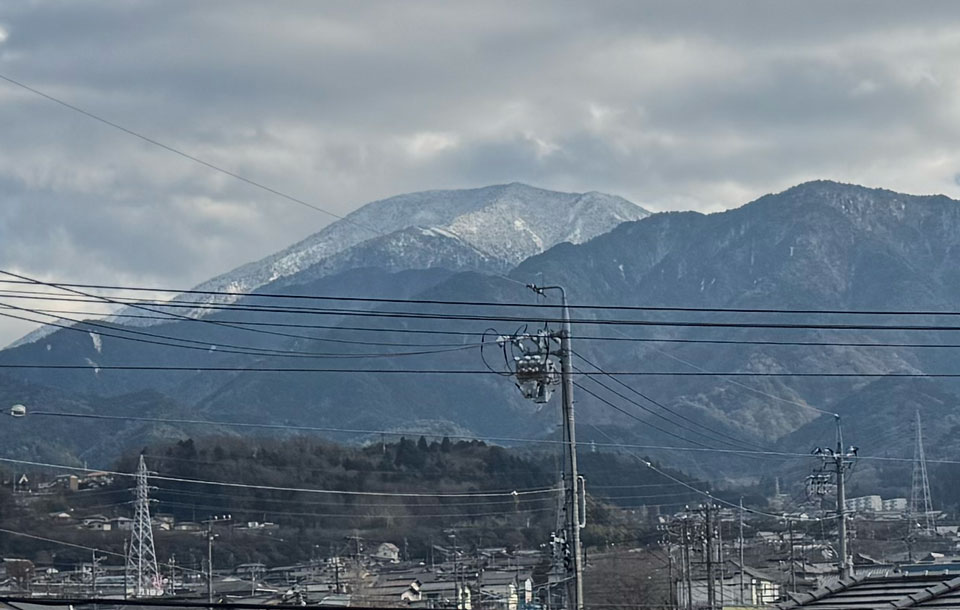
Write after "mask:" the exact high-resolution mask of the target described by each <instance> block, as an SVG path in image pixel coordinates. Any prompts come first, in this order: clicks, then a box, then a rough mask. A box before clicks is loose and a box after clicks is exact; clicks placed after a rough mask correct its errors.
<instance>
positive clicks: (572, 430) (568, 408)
mask: <svg viewBox="0 0 960 610" xmlns="http://www.w3.org/2000/svg"><path fill="white" fill-rule="evenodd" d="M547 288H553V289H555V290H559V291H560V301H561V303H562V305H563V330H561V331H560V376H561V378H562V379H563V386H562V388H563V391H562V394H563V410H564V412H565V415H566V423H567V426H566V427H567V440H568V441H569V442H570V449H569V451H570V489H571V490H572V493H571V494H570V532H571V534H572V535H573V539H572V540H573V581H574V587H573V588H574V595H573V607H574V608H575V609H576V610H583V549H582V548H581V545H580V495H581V494H582V493H583V490H582V489H580V475H579V473H578V470H577V429H576V421H575V418H574V414H573V364H572V362H571V358H572V356H573V348H572V347H571V346H570V335H572V334H573V333H572V331H571V326H570V309H569V308H568V307H567V293H566V291H565V290H564V289H563V288H561V287H560V286H553V287H544V288H541V289H540V290H541V291H543V290H545V289H547Z"/></svg>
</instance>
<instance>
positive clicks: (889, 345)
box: [0, 294, 960, 362]
mask: <svg viewBox="0 0 960 610" xmlns="http://www.w3.org/2000/svg"><path fill="white" fill-rule="evenodd" d="M0 298H28V297H18V296H10V295H6V294H0ZM38 299H39V300H47V299H45V298H43V297H39V298H38ZM38 299H34V298H30V300H38ZM49 300H57V301H67V302H77V303H90V302H95V301H91V300H86V299H72V298H51V299H49ZM157 306H160V307H168V305H166V304H164V303H160V302H158V303H157ZM25 309H26V308H25ZM30 311H34V312H37V313H38V314H48V313H49V314H68V315H80V316H98V317H101V316H109V317H111V318H127V319H131V320H162V321H172V320H174V318H171V317H170V316H168V315H156V316H149V315H138V314H129V313H103V312H99V311H77V310H66V309H40V308H32V309H30ZM265 313H270V312H268V311H265ZM279 313H282V312H279ZM30 321H34V320H30ZM190 321H193V322H199V320H197V319H194V318H191V319H190ZM220 321H222V322H224V323H228V324H231V325H235V326H265V327H276V328H302V329H313V330H330V331H340V332H374V333H379V334H383V333H400V334H415V335H421V334H422V335H449V336H461V337H482V336H484V334H486V333H482V332H479V331H458V330H438V329H428V328H405V327H404V328H401V327H384V326H380V327H369V326H367V327H363V326H359V327H358V326H346V325H332V324H328V325H324V324H306V323H295V322H257V321H253V320H235V319H232V320H223V319H220ZM36 322H38V323H41V324H45V322H40V321H36ZM78 323H82V322H78ZM51 326H53V324H51ZM110 328H114V327H113V326H111V327H110ZM277 334H278V335H279V336H285V337H289V338H294V339H306V340H310V341H322V342H328V343H344V344H352V345H373V346H384V347H388V346H389V347H456V346H461V345H463V344H462V343H404V342H396V341H361V340H348V339H336V338H331V337H321V336H311V335H296V334H285V333H277ZM571 338H573V339H576V340H578V341H613V342H632V343H677V344H693V345H764V346H774V347H804V346H809V347H864V348H911V349H925V348H931V349H960V343H894V342H882V343H880V342H868V343H864V342H856V341H776V340H759V339H758V340H750V339H686V338H671V337H631V336H628V335H624V336H619V337H609V336H600V335H571ZM683 362H685V361H683Z"/></svg>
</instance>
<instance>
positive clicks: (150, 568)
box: [125, 455, 163, 597]
mask: <svg viewBox="0 0 960 610" xmlns="http://www.w3.org/2000/svg"><path fill="white" fill-rule="evenodd" d="M148 476H149V472H148V471H147V464H146V462H145V461H144V460H143V455H141V456H140V464H139V465H138V466H137V490H136V500H135V501H134V512H133V527H132V528H131V530H130V544H129V545H128V547H127V568H126V572H125V580H126V581H127V584H128V586H130V585H132V586H133V597H158V596H160V595H163V583H162V581H161V580H160V569H159V568H158V567H157V554H156V551H154V548H153V529H152V524H151V522H150V487H149V484H148V481H147V477H148Z"/></svg>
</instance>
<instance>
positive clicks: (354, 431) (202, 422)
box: [29, 411, 816, 487]
mask: <svg viewBox="0 0 960 610" xmlns="http://www.w3.org/2000/svg"><path fill="white" fill-rule="evenodd" d="M29 415H30V416H34V415H37V416H50V417H66V418H79V419H95V420H114V421H141V422H149V423H164V424H181V425H192V424H196V425H205V426H224V427H238V428H259V429H268V430H271V429H272V430H289V431H293V432H337V433H345V434H367V435H388V436H397V437H406V436H418V435H419V436H429V437H433V438H436V437H441V436H446V437H447V438H450V439H458V440H479V441H490V442H505V443H534V444H546V445H569V442H568V441H566V440H556V439H545V438H530V437H509V436H479V435H459V434H447V433H443V432H436V431H431V430H424V429H420V430H374V429H360V428H337V427H329V426H307V425H299V424H298V425H291V424H268V423H253V422H233V421H222V420H199V419H180V418H166V417H164V418H162V417H141V416H136V415H101V414H96V413H71V412H59V411H30V412H29ZM683 440H684V441H686V439H683ZM593 444H595V445H596V446H597V447H608V448H615V449H624V448H626V449H645V450H665V451H706V452H715V453H735V454H742V453H748V454H755V455H763V456H768V457H786V458H792V457H816V456H811V455H809V454H806V453H791V452H785V451H773V450H763V451H756V450H752V451H748V450H734V449H720V448H716V447H707V446H702V447H677V446H672V445H643V444H637V443H617V442H611V443H605V442H599V443H598V442H594V443H593ZM147 457H153V458H155V459H158V460H177V459H179V458H173V457H169V456H147ZM187 461H190V462H193V463H197V462H196V460H187ZM205 463H208V464H217V463H218V462H205ZM614 487H617V486H614ZM625 487H636V486H634V485H626V486H625ZM639 487H643V485H640V486H639Z"/></svg>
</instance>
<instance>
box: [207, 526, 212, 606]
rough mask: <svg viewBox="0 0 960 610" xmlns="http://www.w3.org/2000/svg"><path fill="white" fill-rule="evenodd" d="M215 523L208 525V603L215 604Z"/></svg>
mask: <svg viewBox="0 0 960 610" xmlns="http://www.w3.org/2000/svg"><path fill="white" fill-rule="evenodd" d="M213 538H214V535H213V523H212V522H211V523H208V524H207V603H210V604H212V603H213Z"/></svg>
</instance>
